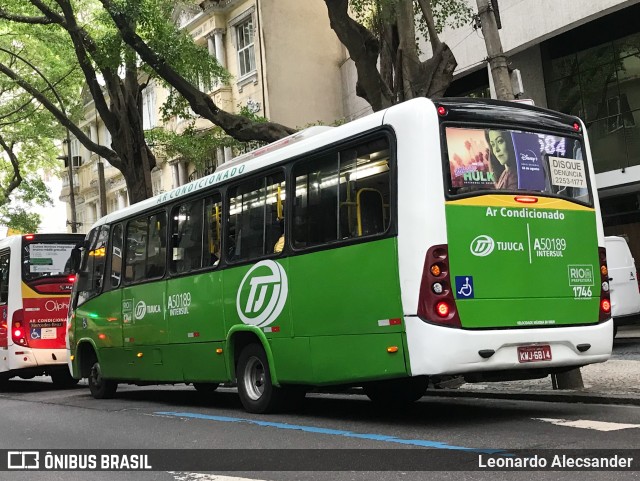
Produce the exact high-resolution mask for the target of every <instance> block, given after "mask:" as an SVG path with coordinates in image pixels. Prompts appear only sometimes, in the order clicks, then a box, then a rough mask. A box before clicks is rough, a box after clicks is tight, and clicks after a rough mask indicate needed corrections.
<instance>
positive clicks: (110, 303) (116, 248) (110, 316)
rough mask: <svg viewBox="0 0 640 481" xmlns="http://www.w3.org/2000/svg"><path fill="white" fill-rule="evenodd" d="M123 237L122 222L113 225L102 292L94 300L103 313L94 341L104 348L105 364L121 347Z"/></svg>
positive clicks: (97, 308)
mask: <svg viewBox="0 0 640 481" xmlns="http://www.w3.org/2000/svg"><path fill="white" fill-rule="evenodd" d="M104 229H105V235H106V231H108V228H107V227H104ZM123 237H124V226H123V225H122V224H116V225H114V226H113V229H112V230H111V237H110V241H109V243H108V244H107V246H108V247H107V248H106V251H107V252H106V254H107V265H106V267H105V268H104V271H105V274H104V282H103V284H104V289H103V293H102V295H101V296H99V297H98V298H97V299H95V300H94V302H95V306H96V310H97V312H100V313H103V320H102V325H101V329H100V332H99V333H98V339H97V340H96V342H97V343H99V345H100V346H101V347H102V348H106V349H105V350H104V351H103V356H104V357H106V358H107V359H106V361H107V362H105V363H104V364H105V365H106V364H111V363H110V362H109V358H110V357H112V356H116V355H117V354H118V352H120V349H121V348H122V312H121V310H122V289H119V287H120V285H121V283H122V247H123V242H124V240H123ZM99 248H100V247H99ZM112 348H115V349H112ZM116 363H117V361H116Z"/></svg>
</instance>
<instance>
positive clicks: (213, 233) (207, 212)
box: [202, 194, 222, 267]
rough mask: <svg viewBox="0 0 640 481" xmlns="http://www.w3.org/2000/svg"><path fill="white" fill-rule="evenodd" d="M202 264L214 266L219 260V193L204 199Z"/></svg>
mask: <svg viewBox="0 0 640 481" xmlns="http://www.w3.org/2000/svg"><path fill="white" fill-rule="evenodd" d="M204 202H205V207H204V219H205V220H204V224H205V229H204V236H205V241H204V245H203V246H202V248H203V259H204V262H203V265H204V266H205V267H207V266H215V265H217V264H218V262H219V261H220V241H221V233H222V201H221V200H220V194H215V195H214V196H213V197H208V198H206V199H205V201H204Z"/></svg>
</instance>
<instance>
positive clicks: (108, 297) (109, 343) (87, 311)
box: [74, 290, 122, 349]
mask: <svg viewBox="0 0 640 481" xmlns="http://www.w3.org/2000/svg"><path fill="white" fill-rule="evenodd" d="M121 306H122V291H121V290H115V291H110V292H105V293H104V294H102V295H101V296H98V297H94V298H93V299H90V300H89V301H87V302H85V303H84V304H82V305H81V306H80V307H78V308H77V309H76V312H75V321H74V335H75V339H78V340H79V339H83V338H90V339H91V340H92V341H93V343H94V345H95V346H96V347H97V348H98V349H102V348H114V347H122V314H121V311H120V309H121ZM100 334H102V336H100Z"/></svg>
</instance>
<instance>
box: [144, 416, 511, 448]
mask: <svg viewBox="0 0 640 481" xmlns="http://www.w3.org/2000/svg"><path fill="white" fill-rule="evenodd" d="M153 414H154V415H155V416H172V417H179V418H190V419H203V420H205V421H218V422H224V423H246V424H253V425H256V426H262V427H270V428H276V429H288V430H293V431H303V432H306V433H314V434H326V435H332V436H344V437H347V438H356V439H369V440H372V441H382V442H387V443H396V444H405V445H410V446H421V447H424V448H435V449H451V450H456V451H467V452H470V453H482V454H499V455H502V456H511V454H509V453H508V452H506V451H505V450H503V449H484V448H470V447H466V446H456V445H453V444H447V443H443V442H440V441H429V440H426V439H402V438H397V437H395V436H389V435H386V434H361V433H354V432H352V431H343V430H340V429H329V428H318V427H315V426H303V425H298V424H287V423H274V422H271V421H259V420H256V419H245V418H233V417H227V416H211V415H208V414H199V413H187V412H173V411H161V412H155V413H153Z"/></svg>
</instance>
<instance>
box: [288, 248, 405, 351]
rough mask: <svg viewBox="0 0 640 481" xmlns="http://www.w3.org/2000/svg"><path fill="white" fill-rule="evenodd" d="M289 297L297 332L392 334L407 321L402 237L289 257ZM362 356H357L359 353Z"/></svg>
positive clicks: (320, 334) (312, 334)
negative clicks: (402, 287)
mask: <svg viewBox="0 0 640 481" xmlns="http://www.w3.org/2000/svg"><path fill="white" fill-rule="evenodd" d="M289 261H290V265H289V270H288V273H289V278H290V283H289V285H290V294H289V296H290V300H291V301H290V302H291V309H292V311H293V313H294V319H295V335H296V336H326V335H341V334H349V335H351V334H368V333H371V334H387V333H390V332H402V331H403V330H404V326H403V325H395V326H384V327H380V326H378V321H379V320H382V319H393V318H402V302H401V297H400V281H399V273H398V255H397V239H396V238H390V239H385V240H381V241H377V242H369V243H363V244H357V245H353V246H349V247H343V248H340V249H329V250H325V251H320V252H316V253H314V254H309V255H303V256H295V257H291V258H289ZM356 358H357V357H356Z"/></svg>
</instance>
